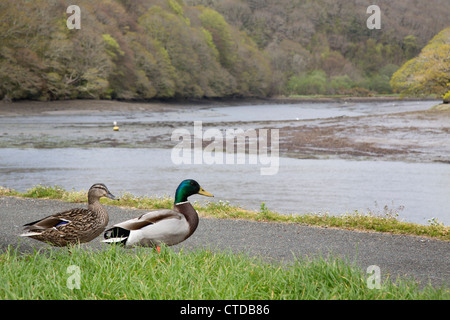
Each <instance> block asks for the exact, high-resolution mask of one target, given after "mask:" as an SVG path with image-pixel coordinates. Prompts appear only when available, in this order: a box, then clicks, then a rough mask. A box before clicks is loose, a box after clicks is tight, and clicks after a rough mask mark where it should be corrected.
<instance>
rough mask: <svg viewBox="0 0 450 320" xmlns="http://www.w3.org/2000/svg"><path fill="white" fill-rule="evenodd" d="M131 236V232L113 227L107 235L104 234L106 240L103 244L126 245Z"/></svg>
mask: <svg viewBox="0 0 450 320" xmlns="http://www.w3.org/2000/svg"><path fill="white" fill-rule="evenodd" d="M129 236H130V230H127V229H124V228H121V227H112V228H110V229H108V230H106V231H105V233H104V234H103V237H104V238H105V240H103V241H102V242H106V243H119V244H121V245H125V244H126V243H127V240H128V237H129Z"/></svg>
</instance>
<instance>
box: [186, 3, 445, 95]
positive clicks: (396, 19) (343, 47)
mask: <svg viewBox="0 0 450 320" xmlns="http://www.w3.org/2000/svg"><path fill="white" fill-rule="evenodd" d="M185 2H186V3H188V4H190V5H198V4H201V5H205V6H210V7H212V8H214V9H216V10H217V11H218V12H220V13H221V14H222V15H223V16H224V17H225V18H226V20H227V21H228V22H229V23H230V24H231V25H233V26H236V27H238V28H240V29H241V30H243V31H245V32H246V33H247V34H248V35H249V36H250V37H251V38H252V39H253V40H254V41H255V42H256V43H257V45H258V47H259V48H260V49H261V50H263V51H264V52H265V53H266V54H267V55H268V56H269V57H270V59H271V68H272V74H273V76H272V77H273V82H272V85H273V88H272V92H273V93H275V94H280V93H281V94H354V95H365V94H370V93H371V92H375V93H376V92H378V93H391V92H392V89H391V86H390V78H391V76H392V74H393V73H394V72H395V71H396V70H397V69H398V68H399V67H400V66H401V65H403V64H404V63H405V62H406V61H408V60H409V59H412V58H414V57H415V56H416V55H417V54H418V53H419V52H420V50H421V48H423V47H424V46H425V45H426V43H427V42H428V41H429V40H430V39H431V38H432V37H433V36H435V35H436V34H437V33H438V32H440V31H441V30H442V29H444V28H446V27H448V26H449V25H450V22H449V18H448V12H450V2H449V1H441V0H431V1H417V0H402V1H389V0H377V1H375V2H370V1H364V0H346V1H334V0H314V1H308V0H277V1H271V0H185ZM372 4H376V5H378V6H379V7H380V10H381V29H379V30H378V29H368V28H367V25H366V22H367V19H368V18H369V17H370V16H371V14H368V13H367V8H368V6H369V5H372Z"/></svg>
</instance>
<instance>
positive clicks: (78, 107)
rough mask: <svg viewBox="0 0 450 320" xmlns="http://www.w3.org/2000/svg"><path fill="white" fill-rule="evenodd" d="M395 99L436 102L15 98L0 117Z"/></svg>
mask: <svg viewBox="0 0 450 320" xmlns="http://www.w3.org/2000/svg"><path fill="white" fill-rule="evenodd" d="M395 101H436V102H437V103H436V104H437V105H441V104H442V102H440V103H439V101H441V100H440V99H438V98H432V97H425V98H423V97H422V98H421V97H400V96H399V95H397V96H395V95H386V96H370V97H362V96H276V97H223V98H198V99H196V98H186V99H184V98H183V99H175V98H174V99H150V100H134V99H132V100H120V99H114V100H112V99H67V100H48V101H38V100H17V101H0V116H15V115H19V116H20V115H38V114H42V113H53V112H58V113H63V112H68V113H70V112H74V111H84V112H90V111H124V110H127V111H144V110H152V111H155V112H158V111H164V110H167V109H170V108H171V107H177V108H179V107H180V106H183V105H184V106H195V107H201V108H202V107H211V106H215V107H218V106H237V105H261V104H297V103H360V102H395Z"/></svg>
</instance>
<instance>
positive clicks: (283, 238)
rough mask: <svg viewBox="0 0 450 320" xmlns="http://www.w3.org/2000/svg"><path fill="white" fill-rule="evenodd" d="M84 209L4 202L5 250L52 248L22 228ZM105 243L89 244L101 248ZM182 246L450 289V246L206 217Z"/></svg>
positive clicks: (117, 214)
mask: <svg viewBox="0 0 450 320" xmlns="http://www.w3.org/2000/svg"><path fill="white" fill-rule="evenodd" d="M85 206H86V204H73V203H66V202H61V201H56V200H43V199H25V198H14V197H0V249H4V248H5V247H7V246H8V245H13V246H16V245H18V244H19V243H20V248H21V250H24V251H27V250H30V249H31V248H39V247H42V246H47V245H46V244H42V243H40V242H38V241H35V240H32V239H23V238H20V237H18V236H17V235H18V234H20V233H21V231H22V225H23V224H25V223H27V222H31V221H34V220H37V219H39V218H42V217H44V216H47V215H49V214H53V213H56V212H59V211H62V210H66V209H71V208H74V207H85ZM108 212H109V214H110V224H114V223H117V222H119V221H123V220H125V219H129V218H132V217H136V216H138V215H139V214H141V213H142V212H145V210H136V209H124V208H119V207H108ZM100 239H101V238H100V237H99V238H98V239H95V240H93V241H92V242H90V243H88V244H86V245H87V246H91V247H99V246H100V241H99V240H100ZM180 247H184V248H186V249H192V248H198V247H207V248H211V249H220V250H228V249H231V250H232V251H233V252H247V253H249V254H251V255H257V256H260V257H263V258H264V259H268V260H278V261H283V262H285V263H289V262H290V261H293V259H294V256H303V257H305V256H308V257H314V256H317V255H322V256H327V255H328V254H329V253H332V254H333V255H334V256H338V257H342V258H346V259H347V258H348V259H349V260H350V261H356V263H357V264H358V265H359V266H360V267H361V268H362V270H366V269H367V267H369V266H370V265H377V266H379V267H380V270H381V273H382V275H383V276H384V277H386V276H389V277H390V278H391V279H396V278H397V276H412V277H414V278H415V279H416V280H418V281H420V282H421V284H426V283H428V282H429V281H430V282H431V283H432V284H433V285H436V286H439V285H441V284H442V283H447V284H450V242H445V241H439V240H430V239H428V238H422V237H415V236H400V235H391V234H382V233H367V232H356V231H346V230H337V229H331V228H328V229H326V228H318V227H307V226H299V225H294V224H282V223H261V222H252V221H244V220H221V219H210V218H208V219H207V218H202V219H200V224H199V227H198V229H197V231H196V232H195V233H194V234H193V235H192V236H191V238H189V239H188V240H186V241H185V242H183V243H182V244H180V245H178V246H175V248H180Z"/></svg>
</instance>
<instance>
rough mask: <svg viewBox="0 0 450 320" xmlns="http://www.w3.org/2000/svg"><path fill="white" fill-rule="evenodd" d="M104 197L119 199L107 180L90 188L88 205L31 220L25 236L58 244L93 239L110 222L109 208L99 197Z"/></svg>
mask: <svg viewBox="0 0 450 320" xmlns="http://www.w3.org/2000/svg"><path fill="white" fill-rule="evenodd" d="M101 197H108V198H111V199H115V197H114V196H113V195H112V194H111V193H110V192H109V190H108V188H107V187H106V186H105V185H104V184H101V183H97V184H94V185H93V186H92V187H91V188H90V189H89V192H88V208H87V209H82V208H75V209H71V210H67V211H63V212H59V213H56V214H54V215H51V216H48V217H46V218H43V219H41V220H38V221H34V222H31V223H28V224H26V225H25V226H24V227H25V228H24V229H25V231H26V233H24V234H22V236H25V237H30V238H33V239H36V240H39V241H43V242H47V243H50V244H52V245H54V246H58V247H62V246H67V245H71V244H77V243H85V242H89V241H91V240H93V239H95V238H96V237H98V236H99V235H100V234H101V233H102V232H103V230H104V229H105V227H106V226H107V224H108V222H109V216H108V212H107V211H106V209H105V208H104V207H103V206H102V205H101V203H100V201H99V199H100V198H101Z"/></svg>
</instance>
